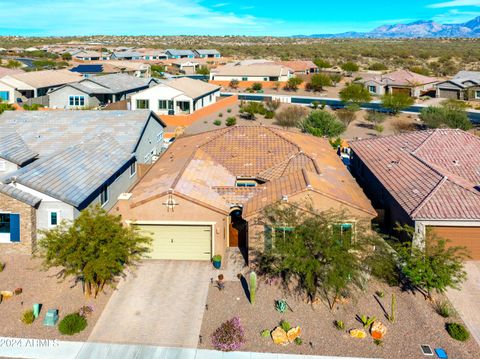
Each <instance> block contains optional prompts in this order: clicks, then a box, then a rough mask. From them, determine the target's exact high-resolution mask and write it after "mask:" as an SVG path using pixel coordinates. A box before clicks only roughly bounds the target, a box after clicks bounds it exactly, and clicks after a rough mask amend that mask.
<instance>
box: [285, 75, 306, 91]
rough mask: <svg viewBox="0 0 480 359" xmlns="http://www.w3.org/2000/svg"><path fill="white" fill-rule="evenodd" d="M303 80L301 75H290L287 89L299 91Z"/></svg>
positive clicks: (286, 85)
mask: <svg viewBox="0 0 480 359" xmlns="http://www.w3.org/2000/svg"><path fill="white" fill-rule="evenodd" d="M302 82H303V80H302V79H301V78H300V77H290V78H289V79H288V81H287V83H286V84H285V87H284V88H285V90H287V91H297V90H298V86H300V85H301V84H302Z"/></svg>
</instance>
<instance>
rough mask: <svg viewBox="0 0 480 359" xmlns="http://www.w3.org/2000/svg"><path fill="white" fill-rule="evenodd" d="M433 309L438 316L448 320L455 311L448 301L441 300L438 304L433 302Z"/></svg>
mask: <svg viewBox="0 0 480 359" xmlns="http://www.w3.org/2000/svg"><path fill="white" fill-rule="evenodd" d="M433 309H435V311H436V312H437V314H438V315H440V316H442V317H444V318H449V317H451V316H453V315H455V313H456V312H455V309H454V308H453V307H452V305H451V304H450V302H449V301H448V300H442V301H440V302H435V304H434V305H433Z"/></svg>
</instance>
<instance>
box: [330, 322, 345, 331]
mask: <svg viewBox="0 0 480 359" xmlns="http://www.w3.org/2000/svg"><path fill="white" fill-rule="evenodd" d="M333 325H334V326H335V328H337V329H338V330H343V329H345V323H344V322H343V321H341V320H335V321H334V322H333Z"/></svg>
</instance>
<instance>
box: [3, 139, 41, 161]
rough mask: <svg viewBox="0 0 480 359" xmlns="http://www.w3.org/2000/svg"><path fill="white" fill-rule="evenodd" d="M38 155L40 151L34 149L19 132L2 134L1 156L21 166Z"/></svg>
mask: <svg viewBox="0 0 480 359" xmlns="http://www.w3.org/2000/svg"><path fill="white" fill-rule="evenodd" d="M37 155H38V153H36V152H34V151H32V150H31V149H30V148H29V147H28V146H27V144H26V143H25V142H24V141H23V139H22V137H20V135H19V134H18V133H16V132H12V133H7V134H4V135H2V134H0V157H1V158H3V159H5V160H7V161H10V162H12V163H15V164H16V165H19V166H21V165H23V164H24V163H26V162H29V161H32V160H33V159H34V158H35V157H37Z"/></svg>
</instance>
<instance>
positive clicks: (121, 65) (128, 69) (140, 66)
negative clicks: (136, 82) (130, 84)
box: [101, 60, 152, 77]
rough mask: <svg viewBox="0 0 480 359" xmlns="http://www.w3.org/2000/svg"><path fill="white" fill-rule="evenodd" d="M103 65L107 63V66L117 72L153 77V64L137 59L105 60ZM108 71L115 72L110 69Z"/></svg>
mask: <svg viewBox="0 0 480 359" xmlns="http://www.w3.org/2000/svg"><path fill="white" fill-rule="evenodd" d="M101 64H102V65H106V66H107V68H109V69H112V70H115V72H122V73H126V74H129V75H133V76H136V77H151V76H152V72H151V66H150V65H149V64H144V63H142V62H135V61H113V60H110V61H104V62H101ZM107 72H113V71H111V70H108V71H107Z"/></svg>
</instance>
